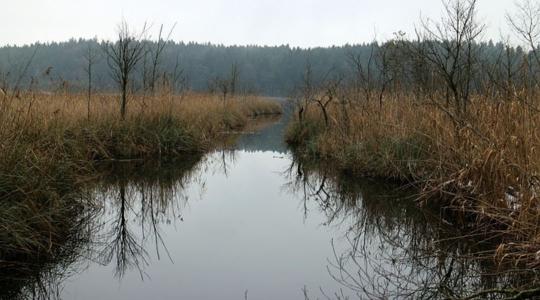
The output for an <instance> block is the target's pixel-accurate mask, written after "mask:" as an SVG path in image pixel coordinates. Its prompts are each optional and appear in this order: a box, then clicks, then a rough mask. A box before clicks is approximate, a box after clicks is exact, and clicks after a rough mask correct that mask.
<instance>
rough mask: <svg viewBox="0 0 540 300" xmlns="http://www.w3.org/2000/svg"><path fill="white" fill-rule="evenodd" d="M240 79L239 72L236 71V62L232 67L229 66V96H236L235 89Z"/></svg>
mask: <svg viewBox="0 0 540 300" xmlns="http://www.w3.org/2000/svg"><path fill="white" fill-rule="evenodd" d="M239 77H240V71H239V69H238V63H237V62H234V63H233V64H232V65H231V74H230V78H229V81H230V82H229V84H230V86H231V87H230V90H231V95H233V96H234V95H235V94H236V89H237V85H238V79H239Z"/></svg>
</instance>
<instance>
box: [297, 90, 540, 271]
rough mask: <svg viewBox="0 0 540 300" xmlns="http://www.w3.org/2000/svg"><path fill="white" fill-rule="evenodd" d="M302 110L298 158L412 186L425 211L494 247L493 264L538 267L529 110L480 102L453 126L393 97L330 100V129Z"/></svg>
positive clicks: (539, 118)
mask: <svg viewBox="0 0 540 300" xmlns="http://www.w3.org/2000/svg"><path fill="white" fill-rule="evenodd" d="M443 103H444V102H443ZM306 110H307V113H305V117H304V118H303V119H302V120H299V119H298V118H297V119H296V120H295V121H294V122H293V124H292V125H291V126H290V128H289V132H288V136H287V140H288V142H289V144H291V145H293V146H295V147H296V148H297V151H298V153H299V154H300V155H301V156H303V157H306V158H311V159H313V158H316V159H324V160H330V161H332V162H334V165H336V166H337V168H338V169H341V170H342V171H346V172H351V173H355V174H357V175H364V176H374V177H381V178H385V179H397V180H400V181H403V182H408V183H412V184H415V185H417V186H418V188H419V190H420V191H421V199H422V200H423V203H425V201H428V200H429V201H432V200H433V199H438V200H439V201H441V200H442V202H440V203H442V205H443V206H450V207H452V208H453V210H452V211H453V212H456V213H457V216H458V218H455V219H453V220H452V222H455V224H456V225H457V224H462V225H466V226H465V227H467V228H469V229H470V228H473V230H472V231H473V232H472V233H471V234H473V235H476V234H478V235H479V236H481V239H484V238H486V239H489V240H492V241H498V242H497V243H496V247H498V248H497V249H498V251H497V252H496V253H495V255H496V257H497V259H499V260H501V261H504V260H507V259H512V261H514V262H526V263H527V264H528V265H529V266H535V267H536V266H540V255H538V253H540V233H539V231H538V229H539V228H540V211H539V209H540V195H538V189H539V187H540V186H539V184H540V182H539V179H538V174H539V173H540V156H539V155H538V147H539V146H540V136H539V133H540V112H538V111H537V110H536V109H534V106H532V105H531V104H530V103H523V102H520V101H517V100H516V101H504V102H503V101H496V100H494V99H491V98H489V97H487V96H481V95H477V96H475V97H473V98H472V99H471V103H470V104H469V107H468V111H467V113H466V115H464V116H462V117H461V118H459V119H458V118H455V117H451V108H445V107H444V105H439V104H437V103H434V102H431V101H419V100H418V99H416V98H415V97H413V96H410V95H406V94H405V95H404V94H401V93H400V94H397V93H396V94H394V95H391V96H390V95H388V96H387V97H385V100H384V102H383V103H382V106H381V105H380V103H378V102H372V103H366V102H362V103H344V102H338V101H335V102H333V103H332V104H331V105H330V106H329V107H328V114H329V116H330V118H329V120H330V122H329V123H328V125H325V122H324V118H323V115H322V113H321V110H320V109H319V108H318V107H317V106H315V105H308V106H307V109H306ZM453 215H454V216H456V214H453ZM471 223H473V224H475V226H473V227H471V226H470V225H471Z"/></svg>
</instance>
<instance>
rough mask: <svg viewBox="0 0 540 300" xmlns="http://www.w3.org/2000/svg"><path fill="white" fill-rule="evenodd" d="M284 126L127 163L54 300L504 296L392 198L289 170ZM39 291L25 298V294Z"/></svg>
mask: <svg viewBox="0 0 540 300" xmlns="http://www.w3.org/2000/svg"><path fill="white" fill-rule="evenodd" d="M287 115H288V114H285V117H284V118H282V119H280V120H278V121H274V122H273V123H272V124H271V125H269V126H266V127H264V128H262V129H259V130H257V131H256V132H253V133H246V134H244V135H242V136H241V137H240V138H239V140H238V142H237V143H236V147H235V148H234V149H231V150H222V151H215V152H213V153H210V154H208V155H206V156H204V157H202V158H198V159H193V160H189V161H183V162H181V163H169V164H162V165H151V166H144V167H141V166H135V167H132V166H125V167H120V168H116V170H115V171H114V172H111V174H110V175H108V176H105V178H104V179H103V180H100V181H99V182H98V183H96V184H95V186H93V187H92V188H91V189H90V191H89V194H90V196H91V197H93V198H95V199H96V202H97V203H99V205H98V207H96V208H93V209H92V210H91V212H89V213H88V215H87V216H86V221H85V223H84V226H83V228H82V229H80V230H81V233H80V236H81V242H80V244H77V245H76V246H72V247H76V248H77V249H76V251H74V252H76V254H71V255H70V258H69V259H66V263H63V264H59V265H58V266H55V267H54V268H53V269H52V270H51V271H50V272H48V273H47V274H42V275H41V278H40V279H39V281H38V282H39V283H38V284H37V286H38V287H37V288H36V287H34V288H33V290H32V292H31V293H36V294H39V293H42V294H41V296H43V295H44V296H45V297H51V298H61V299H375V298H381V299H382V298H445V297H447V296H448V295H449V294H456V295H457V294H459V292H463V291H468V290H476V289H483V288H489V287H495V286H497V287H498V286H504V284H505V283H506V282H508V281H512V280H515V277H512V278H511V279H508V278H502V279H501V278H499V277H496V278H491V277H490V278H488V277H485V276H484V277H482V276H479V274H481V273H488V272H490V271H491V268H492V265H491V264H485V263H480V262H478V261H476V260H467V259H462V257H463V256H464V254H467V253H468V252H469V251H473V250H471V249H473V248H474V245H473V246H471V245H469V244H467V243H463V242H459V243H458V242H456V241H455V240H452V239H451V238H448V237H449V236H448V233H447V232H446V231H445V229H444V226H442V225H441V224H439V223H438V221H437V218H436V216H433V214H431V213H429V212H426V211H424V210H420V209H418V208H417V207H416V205H414V203H413V201H412V200H411V199H410V194H409V193H408V192H406V191H404V190H403V189H402V188H398V187H396V186H392V185H389V184H381V183H376V182H373V181H369V180H359V179H352V178H346V177H345V178H343V177H337V176H334V175H332V173H331V172H330V171H329V170H328V169H327V168H325V167H321V166H306V165H303V164H301V163H300V162H297V161H295V158H294V156H293V155H292V154H291V153H290V152H289V151H287V148H286V147H285V145H284V144H283V131H284V129H285V125H286V121H287V120H286V119H287ZM36 290H37V292H36Z"/></svg>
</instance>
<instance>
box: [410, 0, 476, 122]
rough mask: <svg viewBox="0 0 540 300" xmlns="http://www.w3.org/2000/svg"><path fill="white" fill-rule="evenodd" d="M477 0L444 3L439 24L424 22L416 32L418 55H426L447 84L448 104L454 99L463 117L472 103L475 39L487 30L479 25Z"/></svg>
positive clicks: (458, 111)
mask: <svg viewBox="0 0 540 300" xmlns="http://www.w3.org/2000/svg"><path fill="white" fill-rule="evenodd" d="M476 2H477V0H444V1H443V3H444V12H445V16H444V17H443V18H442V20H441V21H440V22H431V21H430V20H424V21H422V25H421V27H420V28H419V29H417V31H416V33H417V37H418V42H417V43H413V45H415V47H414V48H415V54H416V55H421V56H423V57H424V58H425V59H426V60H427V61H428V62H429V63H430V64H431V65H432V66H433V67H434V69H435V70H436V72H437V74H438V75H439V76H440V77H441V78H442V79H443V81H444V82H445V85H446V88H447V93H446V100H447V103H449V102H450V98H452V99H453V103H454V109H455V113H456V114H457V115H460V116H461V115H463V114H464V113H466V111H467V104H468V103H469V100H470V90H471V82H472V79H473V71H474V70H473V68H474V66H475V64H476V63H477V58H478V55H479V53H478V52H479V49H478V46H477V45H476V44H475V40H476V39H477V38H478V37H479V36H480V34H481V33H482V32H483V30H484V26H483V25H481V24H479V23H477V22H476Z"/></svg>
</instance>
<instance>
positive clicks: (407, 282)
mask: <svg viewBox="0 0 540 300" xmlns="http://www.w3.org/2000/svg"><path fill="white" fill-rule="evenodd" d="M328 170H329V169H328V168H325V167H321V166H317V165H302V164H301V163H298V162H294V163H293V164H292V165H291V167H290V168H289V171H288V176H289V178H291V183H290V188H292V189H293V190H295V191H297V192H300V193H301V194H302V195H303V199H304V208H305V211H306V214H307V213H308V211H307V208H308V205H307V204H306V202H308V201H313V202H315V203H317V207H318V208H319V209H320V210H321V211H322V212H324V213H325V214H326V216H327V224H336V225H339V226H342V227H345V233H344V236H343V237H341V238H340V243H337V241H336V242H335V243H334V241H332V242H331V245H332V248H333V249H334V256H333V257H332V258H330V260H329V266H328V271H329V274H330V276H331V277H332V278H333V279H334V280H336V281H337V282H339V283H340V284H341V285H342V286H343V287H344V288H345V289H346V290H347V291H349V294H351V293H352V294H353V295H355V298H356V297H357V298H360V299H528V298H530V297H532V296H534V295H538V292H539V290H538V288H537V287H538V286H539V285H538V283H539V282H540V281H539V280H538V279H539V274H537V273H536V272H535V271H533V270H527V269H525V268H517V267H516V268H512V267H510V268H508V267H506V266H505V267H504V268H503V267H502V266H497V265H496V264H495V263H494V261H493V259H492V258H486V257H484V256H485V255H483V254H484V253H490V251H492V250H493V249H490V247H492V244H489V243H484V242H482V241H481V240H479V239H469V240H467V239H463V238H460V236H462V234H461V233H459V232H456V231H455V230H453V229H451V228H448V226H445V225H444V224H442V223H441V222H440V221H439V218H438V216H437V215H436V214H434V213H433V211H430V210H428V209H420V208H418V207H417V206H416V205H415V204H414V202H413V201H411V197H410V194H407V193H403V191H399V190H396V187H392V186H389V185H380V184H375V183H374V182H369V181H365V180H364V181H362V180H351V179H350V178H347V177H346V176H336V175H333V174H329V172H328ZM343 225H345V226H343ZM340 228H341V227H340ZM489 250H490V251H489ZM308 292H309V291H305V293H306V296H308ZM328 298H334V299H346V298H347V297H345V296H344V295H343V294H342V293H337V294H333V295H332V296H331V297H328Z"/></svg>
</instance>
